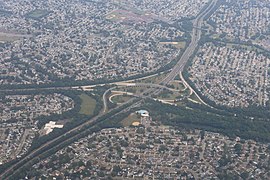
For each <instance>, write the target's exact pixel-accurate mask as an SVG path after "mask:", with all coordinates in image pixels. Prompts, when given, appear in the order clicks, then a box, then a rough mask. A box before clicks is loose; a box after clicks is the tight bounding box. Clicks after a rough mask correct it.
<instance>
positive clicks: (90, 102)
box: [79, 94, 97, 115]
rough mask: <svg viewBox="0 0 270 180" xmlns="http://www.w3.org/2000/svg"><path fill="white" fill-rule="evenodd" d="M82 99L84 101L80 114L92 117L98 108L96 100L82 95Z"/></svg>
mask: <svg viewBox="0 0 270 180" xmlns="http://www.w3.org/2000/svg"><path fill="white" fill-rule="evenodd" d="M80 98H81V100H82V104H81V109H80V112H79V113H80V114H84V115H92V114H93V113H94V110H95V108H96V103H97V102H96V100H95V99H93V98H92V97H90V96H88V95H86V94H81V95H80Z"/></svg>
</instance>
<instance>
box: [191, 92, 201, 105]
mask: <svg viewBox="0 0 270 180" xmlns="http://www.w3.org/2000/svg"><path fill="white" fill-rule="evenodd" d="M189 98H190V99H192V100H194V101H196V102H198V103H201V100H200V99H199V98H198V97H197V96H196V95H195V94H194V93H192V94H191V96H190V97H189Z"/></svg>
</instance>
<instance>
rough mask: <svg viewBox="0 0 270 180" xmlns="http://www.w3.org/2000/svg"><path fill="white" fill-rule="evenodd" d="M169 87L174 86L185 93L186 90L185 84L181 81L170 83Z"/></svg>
mask: <svg viewBox="0 0 270 180" xmlns="http://www.w3.org/2000/svg"><path fill="white" fill-rule="evenodd" d="M169 85H173V86H174V87H173V88H174V89H177V90H179V91H184V90H185V88H186V87H185V86H184V84H183V83H182V82H180V81H172V82H171V83H169Z"/></svg>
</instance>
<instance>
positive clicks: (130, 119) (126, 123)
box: [121, 113, 141, 127]
mask: <svg viewBox="0 0 270 180" xmlns="http://www.w3.org/2000/svg"><path fill="white" fill-rule="evenodd" d="M140 121H141V118H140V117H138V115H137V114H136V113H132V114H130V115H129V116H128V117H127V118H125V119H124V120H123V121H122V122H121V124H122V126H124V127H128V126H131V125H132V123H134V122H140Z"/></svg>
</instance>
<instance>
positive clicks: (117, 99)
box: [112, 95, 131, 104]
mask: <svg viewBox="0 0 270 180" xmlns="http://www.w3.org/2000/svg"><path fill="white" fill-rule="evenodd" d="M130 98H131V97H130V96H127V95H119V96H114V97H112V101H113V102H114V103H120V104H121V103H124V102H127V101H128V100H129V99H130Z"/></svg>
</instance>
